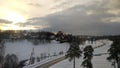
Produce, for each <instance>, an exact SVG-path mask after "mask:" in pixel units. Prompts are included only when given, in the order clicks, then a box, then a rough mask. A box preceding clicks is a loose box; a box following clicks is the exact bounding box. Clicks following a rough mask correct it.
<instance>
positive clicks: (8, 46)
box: [5, 40, 69, 61]
mask: <svg viewBox="0 0 120 68" xmlns="http://www.w3.org/2000/svg"><path fill="white" fill-rule="evenodd" d="M68 47H69V45H68V43H62V44H60V43H58V42H56V41H52V43H50V44H39V45H33V44H32V43H31V42H29V41H27V40H22V41H15V42H6V43H5V55H7V54H15V55H17V56H18V58H19V61H21V60H25V59H29V58H30V55H31V52H32V49H33V48H34V53H35V57H37V56H40V54H41V53H46V54H48V53H50V54H51V55H53V54H54V53H59V52H60V51H63V52H66V51H67V49H68Z"/></svg>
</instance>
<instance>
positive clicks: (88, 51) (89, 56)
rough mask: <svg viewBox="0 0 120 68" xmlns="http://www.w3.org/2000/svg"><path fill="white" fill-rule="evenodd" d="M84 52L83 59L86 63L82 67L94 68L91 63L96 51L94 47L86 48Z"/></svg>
mask: <svg viewBox="0 0 120 68" xmlns="http://www.w3.org/2000/svg"><path fill="white" fill-rule="evenodd" d="M83 51H84V57H83V59H84V61H83V62H82V66H83V67H86V68H93V66H92V62H91V60H92V58H93V51H94V49H93V47H92V46H91V45H89V46H86V47H85V48H84V50H83Z"/></svg>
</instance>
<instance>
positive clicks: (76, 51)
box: [66, 37, 82, 68]
mask: <svg viewBox="0 0 120 68" xmlns="http://www.w3.org/2000/svg"><path fill="white" fill-rule="evenodd" d="M79 45H80V41H79V38H78V37H73V38H72V42H71V43H70V47H69V49H68V51H67V54H66V58H69V61H72V60H73V68H75V58H79V57H80V56H81V53H82V51H81V50H80V48H79Z"/></svg>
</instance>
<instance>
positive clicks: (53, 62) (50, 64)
mask: <svg viewBox="0 0 120 68" xmlns="http://www.w3.org/2000/svg"><path fill="white" fill-rule="evenodd" d="M102 43H103V44H102V45H100V46H97V47H94V49H96V48H99V47H102V46H104V45H106V43H104V42H102ZM62 60H65V56H63V57H60V58H57V59H55V60H52V61H49V62H47V63H45V64H43V65H40V66H38V67H36V68H49V67H50V66H52V65H54V64H56V63H58V62H60V61H62Z"/></svg>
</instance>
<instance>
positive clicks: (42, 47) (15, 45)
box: [5, 40, 110, 68]
mask: <svg viewBox="0 0 120 68" xmlns="http://www.w3.org/2000/svg"><path fill="white" fill-rule="evenodd" d="M103 42H105V43H106V44H108V45H110V42H109V41H108V40H99V41H96V42H94V43H93V44H92V43H90V42H89V41H86V42H85V44H84V45H80V46H81V47H80V48H81V49H83V48H84V47H85V46H87V45H92V46H93V47H97V46H100V45H102V44H103ZM33 48H34V53H35V54H34V56H35V57H38V56H40V54H41V53H46V54H47V55H48V54H50V55H53V54H54V53H56V54H58V53H59V52H60V51H63V52H64V53H66V51H67V50H68V48H69V44H68V43H59V42H57V41H55V40H53V41H52V42H51V43H46V44H39V45H33V44H32V43H31V42H29V41H27V40H21V41H15V42H6V43H5V55H7V54H15V55H17V56H18V59H19V61H21V60H26V59H29V58H30V55H31V52H32V50H33ZM107 48H109V46H103V47H101V48H99V49H96V50H95V52H94V53H95V54H97V53H106V50H107ZM61 56H63V55H59V56H54V57H50V58H47V59H44V60H42V61H40V62H36V63H35V64H32V65H28V66H25V67H24V68H35V67H36V66H39V65H41V64H44V63H46V62H48V61H51V60H54V59H56V58H59V57H61ZM102 58H103V59H104V60H103V61H102V60H101V59H102ZM94 59H95V60H94ZM82 61H83V60H82V57H81V58H80V59H76V68H80V65H81V62H82ZM97 61H101V62H97ZM94 62H95V63H94ZM96 62H97V63H96ZM102 62H104V63H106V64H108V61H106V55H105V56H96V57H94V58H93V65H95V66H96V65H97V66H99V65H100V64H99V63H101V64H102ZM104 63H103V66H104V67H105V68H106V67H107V65H106V64H104ZM109 64H110V63H109ZM72 65H73V63H72V62H69V61H68V60H63V61H61V62H60V63H58V64H55V65H53V66H51V67H50V68H71V67H72ZM97 68H98V67H97ZM108 68H110V67H108Z"/></svg>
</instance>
